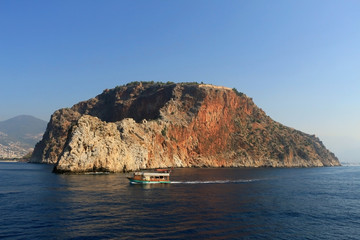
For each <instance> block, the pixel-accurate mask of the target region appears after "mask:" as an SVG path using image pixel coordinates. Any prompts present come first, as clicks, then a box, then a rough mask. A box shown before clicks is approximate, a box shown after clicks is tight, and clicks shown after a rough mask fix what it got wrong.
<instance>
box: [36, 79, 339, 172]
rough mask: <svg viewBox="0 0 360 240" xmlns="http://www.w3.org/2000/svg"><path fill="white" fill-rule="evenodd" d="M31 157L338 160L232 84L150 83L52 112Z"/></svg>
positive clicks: (115, 166)
mask: <svg viewBox="0 0 360 240" xmlns="http://www.w3.org/2000/svg"><path fill="white" fill-rule="evenodd" d="M31 161H32V162H38V163H50V164H55V168H54V171H55V172H60V173H63V172H75V173H81V172H92V171H109V172H123V171H133V170H138V169H146V168H158V167H161V168H162V167H315V166H316V167H321V166H338V165H340V163H339V161H338V159H337V158H336V156H335V155H334V154H333V153H331V152H330V151H329V150H328V149H326V148H325V146H324V145H323V143H322V142H321V141H320V140H319V139H318V138H317V137H315V135H309V134H306V133H303V132H301V131H298V130H295V129H293V128H290V127H286V126H284V125H282V124H280V123H278V122H276V121H274V120H272V119H271V118H270V117H269V116H267V115H266V114H265V112H264V111H263V110H261V109H260V108H259V107H257V106H256V105H255V104H254V102H253V101H252V99H251V98H249V97H247V96H246V95H245V94H243V93H240V92H238V91H237V90H236V89H231V88H226V87H218V86H213V85H206V84H197V83H178V84H175V83H153V82H133V83H129V84H127V85H124V86H118V87H116V88H114V89H106V90H104V91H103V93H101V94H100V95H98V96H96V97H94V98H92V99H89V100H87V101H83V102H80V103H78V104H75V105H74V106H73V107H71V108H64V109H60V110H57V111H55V112H54V114H53V115H52V116H51V120H50V122H49V123H48V126H47V129H46V132H45V134H44V136H43V139H42V140H41V141H40V142H38V143H37V145H36V147H35V150H34V152H33V155H32V157H31Z"/></svg>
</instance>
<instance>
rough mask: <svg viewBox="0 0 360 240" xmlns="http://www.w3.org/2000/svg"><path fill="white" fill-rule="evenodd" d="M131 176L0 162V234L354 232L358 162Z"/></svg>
mask: <svg viewBox="0 0 360 240" xmlns="http://www.w3.org/2000/svg"><path fill="white" fill-rule="evenodd" d="M128 175H129V174H126V173H118V174H107V173H94V174H86V175H64V174H54V173H52V166H50V165H42V164H29V163H19V162H0V239H360V167H357V166H351V167H326V168H218V169H215V168H180V169H174V170H173V172H172V174H171V180H172V183H171V184H153V185H131V184H129V182H128V180H127V178H126V177H127V176H128Z"/></svg>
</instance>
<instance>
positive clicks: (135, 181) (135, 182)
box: [128, 178, 171, 184]
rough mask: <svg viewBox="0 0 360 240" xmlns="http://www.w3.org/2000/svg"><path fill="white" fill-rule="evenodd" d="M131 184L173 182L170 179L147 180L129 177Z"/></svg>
mask: <svg viewBox="0 0 360 240" xmlns="http://www.w3.org/2000/svg"><path fill="white" fill-rule="evenodd" d="M128 179H129V181H130V183H131V184H158V183H171V182H170V181H151V180H149V181H147V180H137V179H133V178H128Z"/></svg>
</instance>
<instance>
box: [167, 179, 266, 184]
mask: <svg viewBox="0 0 360 240" xmlns="http://www.w3.org/2000/svg"><path fill="white" fill-rule="evenodd" d="M260 180H261V179H236V180H210V181H171V183H173V184H214V183H216V184H223V183H247V182H255V181H260Z"/></svg>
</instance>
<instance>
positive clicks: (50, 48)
mask: <svg viewBox="0 0 360 240" xmlns="http://www.w3.org/2000/svg"><path fill="white" fill-rule="evenodd" d="M131 81H165V82H166V81H173V82H187V81H191V82H193V81H196V82H205V83H210V84H215V85H223V86H227V87H231V88H232V87H235V88H237V90H238V91H241V92H244V93H245V94H247V95H248V96H249V97H252V98H253V99H254V102H255V103H256V104H257V105H258V106H259V107H261V108H262V109H263V110H264V111H265V112H266V113H267V114H268V115H269V116H270V117H272V118H273V119H274V120H276V121H279V122H281V123H283V124H285V125H287V126H290V127H293V128H296V129H299V130H301V131H303V132H306V133H310V134H316V135H317V136H319V137H320V139H321V140H322V141H323V142H324V144H325V145H326V146H327V147H328V148H329V149H330V150H332V151H333V152H334V153H335V154H336V155H337V156H338V157H339V158H340V160H341V161H342V162H355V161H358V162H360V1H358V0H353V1H351V0H309V1H307V0H301V1H292V0H272V1H269V0H248V1H245V0H237V1H231V0H219V1H212V0H203V1H202V0H198V1H196V0H191V1H186V0H181V1H180V0H179V1H170V0H164V1H155V0H152V1H150V0H143V1H140V0H132V1H130V0H129V1H120V0H114V1H111V0H106V1H102V0H99V1H91V0H83V1H81V0H58V1H55V0H54V1H48V0H44V1H36V0H33V1H28V0H22V1H21V0H0V83H1V88H0V89H1V94H0V120H6V119H9V118H11V117H14V116H17V115H20V114H30V115H33V116H35V117H38V118H41V119H44V120H47V121H48V120H49V119H50V115H51V114H52V113H53V112H54V111H55V110H57V109H59V108H63V107H71V106H72V105H73V104H75V103H77V102H79V101H82V100H87V99H89V98H91V97H94V96H96V95H97V94H100V93H101V92H102V91H103V90H104V89H106V88H113V87H115V86H117V85H123V84H126V83H127V82H131Z"/></svg>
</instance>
